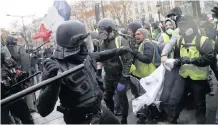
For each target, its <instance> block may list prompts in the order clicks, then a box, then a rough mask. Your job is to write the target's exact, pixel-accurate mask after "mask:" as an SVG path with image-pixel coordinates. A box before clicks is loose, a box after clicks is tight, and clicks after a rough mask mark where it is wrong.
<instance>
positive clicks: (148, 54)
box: [134, 28, 154, 64]
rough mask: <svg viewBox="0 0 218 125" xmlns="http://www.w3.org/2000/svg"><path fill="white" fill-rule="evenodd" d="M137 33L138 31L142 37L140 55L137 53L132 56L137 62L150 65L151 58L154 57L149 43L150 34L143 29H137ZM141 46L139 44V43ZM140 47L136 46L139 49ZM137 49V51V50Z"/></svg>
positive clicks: (152, 48)
mask: <svg viewBox="0 0 218 125" xmlns="http://www.w3.org/2000/svg"><path fill="white" fill-rule="evenodd" d="M138 31H140V32H141V33H142V34H143V36H144V40H143V41H142V42H143V43H142V44H143V45H142V53H140V52H137V53H135V54H134V57H135V58H137V59H138V60H139V61H141V62H143V63H148V64H149V63H151V62H152V59H153V56H154V47H153V45H152V42H151V34H150V33H149V31H148V30H146V29H144V28H139V29H138ZM140 44H141V43H140ZM139 46H140V45H138V47H139ZM138 47H137V49H138Z"/></svg>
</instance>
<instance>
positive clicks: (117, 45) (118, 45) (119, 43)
mask: <svg viewBox="0 0 218 125" xmlns="http://www.w3.org/2000/svg"><path fill="white" fill-rule="evenodd" d="M115 45H116V48H120V47H121V37H119V40H118V38H117V37H116V38H115Z"/></svg>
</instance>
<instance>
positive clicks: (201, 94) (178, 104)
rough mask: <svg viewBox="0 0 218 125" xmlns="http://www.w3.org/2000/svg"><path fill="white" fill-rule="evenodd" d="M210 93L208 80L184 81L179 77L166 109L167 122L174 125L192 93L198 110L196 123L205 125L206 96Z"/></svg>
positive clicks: (188, 79)
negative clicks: (189, 94)
mask: <svg viewBox="0 0 218 125" xmlns="http://www.w3.org/2000/svg"><path fill="white" fill-rule="evenodd" d="M175 86H176V87H175ZM164 87H165V86H164ZM209 91H210V88H209V84H208V82H207V81H206V80H191V79H190V78H187V79H184V78H183V77H181V76H179V77H177V80H176V81H175V85H174V87H173V88H172V90H171V92H170V97H169V100H168V101H167V103H166V105H165V108H164V109H165V111H166V113H167V115H168V118H167V120H168V121H169V122H171V123H172V122H174V121H176V120H177V119H178V118H179V114H180V112H181V111H182V109H183V108H184V107H185V104H186V103H187V102H186V101H187V99H188V98H187V96H188V93H191V94H192V96H193V100H194V104H195V108H196V114H195V116H196V121H197V123H201V124H203V123H205V121H206V117H205V115H206V94H207V93H208V92H209Z"/></svg>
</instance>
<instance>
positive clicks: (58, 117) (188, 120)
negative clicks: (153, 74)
mask: <svg viewBox="0 0 218 125" xmlns="http://www.w3.org/2000/svg"><path fill="white" fill-rule="evenodd" d="M128 99H129V105H130V108H129V116H128V123H129V124H136V121H137V119H138V118H136V117H135V116H134V114H133V113H132V106H131V104H132V103H131V99H132V96H131V92H130V91H128ZM57 105H59V103H57V104H56V106H57ZM217 105H218V93H217V94H216V95H215V96H213V97H211V96H208V97H207V116H208V120H207V124H213V123H214V122H215V114H216V108H217ZM32 116H33V118H34V121H35V123H36V124H65V123H64V120H63V115H62V114H61V113H60V112H58V111H56V108H55V109H54V111H53V112H52V113H51V114H50V115H48V116H47V117H45V118H43V117H41V116H40V115H39V114H37V113H32ZM119 119H120V117H119ZM178 123H179V124H195V111H194V110H190V111H187V110H184V111H182V113H181V115H180V118H179V120H178Z"/></svg>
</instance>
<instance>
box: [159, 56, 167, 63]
mask: <svg viewBox="0 0 218 125" xmlns="http://www.w3.org/2000/svg"><path fill="white" fill-rule="evenodd" d="M167 59H168V57H167V56H161V63H163V64H165V63H166V61H167Z"/></svg>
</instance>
